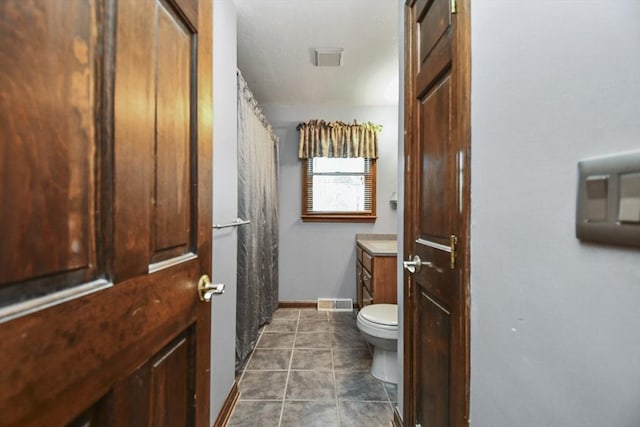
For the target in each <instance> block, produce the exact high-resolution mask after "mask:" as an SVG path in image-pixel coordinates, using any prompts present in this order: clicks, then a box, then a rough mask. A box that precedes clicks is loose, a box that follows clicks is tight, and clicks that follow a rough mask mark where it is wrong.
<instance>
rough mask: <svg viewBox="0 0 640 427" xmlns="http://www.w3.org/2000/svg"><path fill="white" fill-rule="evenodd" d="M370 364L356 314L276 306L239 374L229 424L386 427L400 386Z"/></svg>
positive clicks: (367, 350) (261, 426) (390, 418)
mask: <svg viewBox="0 0 640 427" xmlns="http://www.w3.org/2000/svg"><path fill="white" fill-rule="evenodd" d="M370 366H371V350H370V349H369V347H368V346H367V343H366V342H365V341H364V340H363V339H362V336H361V335H360V332H359V331H358V328H357V327H356V321H355V315H354V314H352V313H333V312H318V311H316V310H311V309H302V310H299V309H278V310H277V311H276V313H275V314H274V319H273V321H272V322H271V323H270V324H268V325H266V326H265V327H264V328H263V330H262V332H261V336H260V339H259V340H258V344H257V345H256V348H255V350H254V351H253V354H252V355H251V356H250V357H249V359H248V360H247V363H246V365H245V368H244V370H242V371H241V372H240V373H239V388H240V399H239V400H238V403H237V404H236V407H235V409H234V411H233V414H232V416H231V419H230V421H229V426H257V427H269V426H274V427H278V426H282V427H285V426H287V427H289V426H290V427H310V426H341V427H346V426H367V427H373V426H385V427H388V426H390V425H391V420H392V418H393V409H392V408H393V406H395V404H396V386H395V385H394V384H388V383H384V382H382V381H379V380H377V379H375V378H374V377H372V376H371V374H370V373H369V368H370Z"/></svg>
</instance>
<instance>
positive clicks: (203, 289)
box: [198, 274, 224, 302]
mask: <svg viewBox="0 0 640 427" xmlns="http://www.w3.org/2000/svg"><path fill="white" fill-rule="evenodd" d="M223 293H224V284H223V283H211V279H209V276H207V275H206V274H203V275H202V276H201V277H200V280H199V281H198V297H199V298H200V301H203V302H211V297H213V296H214V295H220V294H223Z"/></svg>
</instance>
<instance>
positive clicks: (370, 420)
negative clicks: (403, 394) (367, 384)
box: [338, 402, 393, 427]
mask: <svg viewBox="0 0 640 427" xmlns="http://www.w3.org/2000/svg"><path fill="white" fill-rule="evenodd" d="M338 412H339V414H340V426H341V427H362V426H367V427H389V425H390V422H391V420H392V419H393V411H392V409H391V405H390V404H389V403H388V402H338Z"/></svg>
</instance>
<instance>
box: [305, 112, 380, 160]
mask: <svg viewBox="0 0 640 427" xmlns="http://www.w3.org/2000/svg"><path fill="white" fill-rule="evenodd" d="M381 130H382V126H380V125H376V124H373V123H371V122H367V123H357V122H356V121H354V122H353V123H344V122H325V121H324V120H310V121H308V122H307V123H300V124H299V125H298V132H300V144H299V146H298V157H299V158H301V159H308V158H309V157H364V158H366V159H377V158H378V133H379V132H380V131H381Z"/></svg>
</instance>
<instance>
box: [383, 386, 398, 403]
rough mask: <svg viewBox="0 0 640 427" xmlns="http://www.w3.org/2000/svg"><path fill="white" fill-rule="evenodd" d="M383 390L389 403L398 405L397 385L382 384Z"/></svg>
mask: <svg viewBox="0 0 640 427" xmlns="http://www.w3.org/2000/svg"><path fill="white" fill-rule="evenodd" d="M383 384H384V388H385V389H386V390H387V395H388V396H389V400H390V401H391V403H398V385H397V384H391V383H383Z"/></svg>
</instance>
